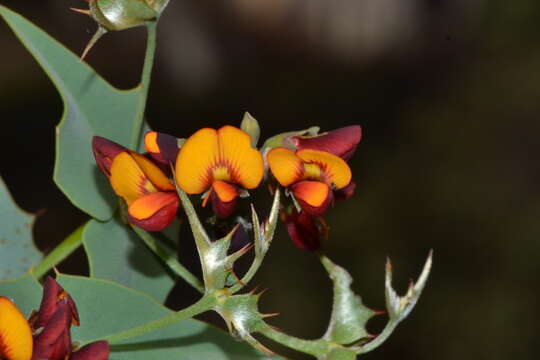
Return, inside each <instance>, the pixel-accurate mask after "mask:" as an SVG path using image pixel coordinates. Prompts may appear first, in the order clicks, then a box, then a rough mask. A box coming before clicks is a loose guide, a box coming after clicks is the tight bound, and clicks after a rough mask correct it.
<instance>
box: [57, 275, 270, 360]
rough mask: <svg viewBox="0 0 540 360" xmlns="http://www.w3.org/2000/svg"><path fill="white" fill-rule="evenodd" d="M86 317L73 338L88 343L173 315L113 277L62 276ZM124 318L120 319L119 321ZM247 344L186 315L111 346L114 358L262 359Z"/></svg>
mask: <svg viewBox="0 0 540 360" xmlns="http://www.w3.org/2000/svg"><path fill="white" fill-rule="evenodd" d="M57 280H58V282H59V283H60V285H62V287H64V289H65V290H66V291H68V292H69V293H70V294H71V296H72V297H73V299H74V300H75V302H76V303H77V308H78V310H79V313H80V316H81V326H80V327H79V328H74V329H73V330H72V333H73V338H74V339H75V340H77V341H79V342H81V343H87V342H90V341H93V340H96V339H99V338H102V337H104V336H107V335H111V334H114V333H117V332H120V331H123V330H126V329H130V328H133V327H136V326H138V325H141V324H144V323H147V322H149V321H153V320H158V319H161V318H163V317H166V316H169V315H171V314H173V312H172V311H171V310H168V309H167V308H165V307H163V306H162V305H160V304H159V303H157V302H156V301H155V300H154V299H152V298H151V297H150V296H148V295H146V294H143V293H141V292H139V291H135V290H132V289H129V288H126V287H124V286H121V285H118V284H116V283H113V282H111V281H106V280H100V279H91V278H85V277H79V276H69V275H60V276H59V277H58V279H57ZM120 320H121V321H120ZM258 358H261V356H260V355H258V354H257V353H256V352H255V351H254V350H253V349H252V348H250V347H249V346H248V345H246V344H242V343H239V342H236V341H233V340H232V339H231V338H230V337H229V336H227V334H225V333H224V332H222V331H220V330H218V329H216V328H214V327H212V326H210V325H207V324H205V323H203V322H200V321H197V320H193V319H186V320H184V321H182V322H179V323H176V324H174V325H171V326H169V327H164V328H162V329H160V330H157V331H154V332H152V333H147V334H144V335H142V336H140V337H137V338H134V339H129V340H126V341H123V342H120V343H119V344H115V345H114V346H113V348H112V353H111V357H110V359H111V360H121V359H130V360H137V359H141V360H142V359H144V360H148V359H207V360H229V359H230V360H232V359H244V360H250V359H258Z"/></svg>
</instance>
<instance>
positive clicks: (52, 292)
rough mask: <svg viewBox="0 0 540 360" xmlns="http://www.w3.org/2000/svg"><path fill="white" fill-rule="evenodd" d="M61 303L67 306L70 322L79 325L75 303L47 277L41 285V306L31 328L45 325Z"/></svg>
mask: <svg viewBox="0 0 540 360" xmlns="http://www.w3.org/2000/svg"><path fill="white" fill-rule="evenodd" d="M62 303H64V304H67V306H68V308H69V310H70V315H71V319H70V322H71V323H73V324H75V325H79V313H78V312H77V306H76V305H75V302H74V301H73V299H72V298H71V296H69V294H68V293H67V292H66V291H64V289H63V288H62V287H61V286H60V285H59V284H58V283H57V282H56V280H54V279H53V278H52V277H50V276H48V277H47V279H45V283H44V284H43V297H42V298H41V305H40V307H39V311H38V314H37V318H36V321H35V323H34V324H33V328H34V329H38V328H40V327H44V326H45V325H47V323H48V322H49V320H50V319H51V317H52V316H53V315H54V314H55V313H56V311H57V309H58V306H59V305H60V304H62Z"/></svg>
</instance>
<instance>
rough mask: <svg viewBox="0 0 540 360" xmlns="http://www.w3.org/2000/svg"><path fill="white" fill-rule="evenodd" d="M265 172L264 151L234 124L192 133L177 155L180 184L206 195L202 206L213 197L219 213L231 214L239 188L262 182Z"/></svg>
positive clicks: (176, 171) (177, 179)
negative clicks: (255, 145)
mask: <svg viewBox="0 0 540 360" xmlns="http://www.w3.org/2000/svg"><path fill="white" fill-rule="evenodd" d="M263 174H264V163H263V158H262V155H261V153H260V152H259V151H258V150H257V149H255V148H253V147H252V146H251V138H250V137H249V135H248V134H246V133H245V132H244V131H242V130H240V129H238V128H235V127H233V126H228V125H227V126H224V127H222V128H220V129H219V130H214V129H209V128H204V129H201V130H199V131H197V132H196V133H195V134H193V135H192V136H191V137H189V138H188V139H187V140H186V141H185V143H184V144H183V145H182V148H181V149H180V152H179V153H178V157H177V158H176V167H175V175H176V181H177V183H178V186H180V188H182V190H184V191H185V192H186V193H188V194H201V193H204V192H207V193H206V194H205V195H204V201H203V206H205V205H206V203H207V202H208V200H212V207H213V209H214V212H215V213H216V214H217V215H218V216H219V217H227V216H229V215H230V214H231V213H232V212H233V211H234V208H235V205H236V199H237V197H238V196H239V194H240V190H241V189H242V188H243V189H254V188H256V187H257V186H259V183H260V182H261V180H262V178H263Z"/></svg>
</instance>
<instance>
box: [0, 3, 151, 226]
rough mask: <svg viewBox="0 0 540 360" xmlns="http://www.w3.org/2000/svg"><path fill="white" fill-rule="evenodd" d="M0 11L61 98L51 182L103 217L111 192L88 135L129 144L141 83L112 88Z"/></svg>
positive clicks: (19, 18) (51, 42) (55, 45)
mask: <svg viewBox="0 0 540 360" xmlns="http://www.w3.org/2000/svg"><path fill="white" fill-rule="evenodd" d="M0 16H2V17H3V18H4V20H5V21H6V22H7V24H8V25H9V26H10V27H11V29H12V30H13V31H14V32H15V34H16V35H17V37H18V38H19V39H20V40H21V42H22V43H23V44H24V46H25V47H26V48H27V49H28V51H30V53H31V54H32V55H33V56H34V58H35V59H36V60H37V61H38V63H39V64H40V65H41V67H42V68H43V70H44V71H45V72H46V73H47V75H48V76H49V78H50V79H51V80H52V82H53V83H54V85H55V86H56V88H57V89H58V91H59V93H60V96H61V97H62V100H63V103H64V114H63V116H62V120H61V122H60V124H59V125H58V127H57V130H56V134H57V141H56V162H55V169H54V181H55V182H56V184H57V185H58V187H59V188H60V189H61V190H62V191H63V192H64V194H66V196H67V197H68V198H69V199H70V200H71V201H72V202H73V204H75V205H76V206H77V207H79V208H80V209H81V210H83V211H85V212H87V213H88V214H90V215H92V216H93V217H95V218H98V219H100V220H107V219H109V218H110V217H111V216H112V212H113V209H114V205H115V203H114V201H115V200H116V197H115V196H114V195H113V192H112V190H111V189H110V186H109V184H108V183H107V180H106V178H105V177H104V176H103V175H102V174H101V173H100V172H99V170H98V168H97V167H96V165H95V161H94V157H93V155H92V151H91V149H92V148H91V140H92V136H94V135H99V136H103V137H106V138H107V139H109V140H112V141H116V142H117V143H119V144H122V145H124V146H129V145H130V140H131V139H133V137H134V134H133V133H134V132H137V131H138V130H137V127H136V126H134V124H135V118H137V117H138V116H139V115H140V114H139V112H140V109H141V106H140V103H141V101H144V96H143V91H142V88H141V87H140V86H139V87H136V88H134V89H131V90H129V91H122V90H119V89H116V88H114V87H112V86H111V85H110V84H109V83H108V82H106V81H105V80H104V79H103V78H101V77H100V76H99V75H98V74H97V73H96V72H95V71H94V70H93V69H92V68H90V67H89V66H88V65H87V64H86V63H84V62H82V61H81V60H80V59H79V58H78V57H77V56H76V55H75V54H73V53H72V52H70V51H69V50H68V49H66V48H65V47H64V46H63V45H61V44H60V43H58V42H57V41H56V40H54V39H53V38H52V37H50V36H49V35H47V34H46V33H45V32H44V31H43V30H41V29H39V28H38V27H36V26H35V25H33V24H32V23H31V22H29V21H28V20H26V19H25V18H23V17H22V16H20V15H18V14H17V13H15V12H13V11H11V10H9V9H8V8H6V7H3V6H0ZM143 108H144V107H143ZM135 135H138V134H135Z"/></svg>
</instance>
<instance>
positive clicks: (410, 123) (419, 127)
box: [0, 0, 540, 360]
mask: <svg viewBox="0 0 540 360" xmlns="http://www.w3.org/2000/svg"><path fill="white" fill-rule="evenodd" d="M0 2H1V3H2V5H6V6H9V7H10V8H12V9H14V10H16V11H19V12H20V13H21V14H23V15H24V16H26V17H27V18H29V19H30V20H32V21H33V22H35V23H36V24H37V25H39V26H40V27H42V28H44V29H45V30H46V31H47V32H49V33H50V34H51V35H52V36H53V37H55V38H57V39H58V40H59V41H60V42H62V43H63V44H65V45H66V46H67V47H68V48H70V49H71V50H73V51H74V52H76V53H78V54H80V53H81V52H82V49H83V48H84V46H85V44H86V42H87V41H88V39H89V38H90V36H91V34H92V33H93V32H94V31H95V29H96V26H95V24H94V23H93V22H92V21H91V20H90V19H89V18H86V17H85V16H82V15H78V14H75V13H73V12H71V11H70V10H69V7H85V2H84V1H82V0H71V1H52V0H42V1H15V0H9V1H8V0H1V1H0ZM539 23H540V2H538V1H536V0H516V1H512V2H509V1H505V0H492V1H487V0H485V1H483V0H431V1H430V0H409V1H404V0H340V1H332V0H229V1H215V0H213V1H211V0H182V1H178V0H177V1H171V4H170V6H169V8H168V9H167V11H166V13H165V14H164V16H163V18H162V22H161V24H160V28H159V45H158V54H157V60H156V66H155V72H154V76H153V80H152V86H151V90H150V95H149V104H148V108H147V115H148V120H149V122H150V124H151V126H152V127H153V128H154V129H156V130H159V131H164V132H168V133H171V134H174V135H177V136H187V135H190V134H191V133H193V132H194V131H195V130H196V129H198V128H200V127H203V126H211V127H219V126H221V125H223V124H229V123H230V124H238V123H239V121H240V120H241V118H242V114H243V112H244V111H249V112H250V113H251V114H253V115H254V116H255V117H256V118H257V119H258V120H259V121H260V123H261V124H262V128H263V134H262V137H263V138H266V137H268V136H271V135H273V134H275V133H278V132H283V131H287V130H291V129H302V128H306V127H308V126H312V125H320V126H321V127H322V128H323V129H324V130H328V129H333V128H337V127H340V126H345V125H351V124H360V125H361V126H362V127H363V131H364V138H363V140H362V142H361V143H360V145H359V147H358V149H357V152H356V154H355V156H354V158H353V160H352V163H351V167H352V169H353V174H354V175H353V176H354V180H355V181H356V183H357V191H356V194H355V196H354V197H353V198H352V199H350V200H348V201H344V202H339V203H337V204H336V206H335V207H334V208H333V209H332V210H331V211H330V212H329V213H328V216H327V221H328V223H329V225H330V226H331V237H330V239H329V241H327V242H325V243H324V248H325V250H326V252H327V253H328V254H329V256H330V257H331V258H332V259H334V261H335V262H337V263H339V264H341V265H343V266H344V267H345V268H347V269H348V270H349V271H350V272H351V273H352V274H353V276H354V277H355V282H354V288H355V290H356V291H357V292H359V293H360V294H361V295H362V297H363V300H364V302H365V303H366V304H367V305H368V306H371V307H373V308H377V309H382V308H383V307H384V295H383V284H384V263H385V259H386V256H390V257H391V258H392V260H393V263H394V269H395V279H394V280H395V285H396V287H397V288H398V289H401V290H404V289H405V288H406V284H407V281H408V279H409V278H416V277H417V276H418V274H419V271H420V269H421V267H422V265H423V263H424V261H425V258H426V256H427V253H428V251H429V249H431V248H433V249H434V251H435V257H434V268H433V273H432V276H431V278H430V280H429V283H428V286H427V288H426V290H425V292H424V295H423V297H422V298H421V300H420V301H419V303H418V306H417V308H416V309H415V310H414V311H413V313H412V314H411V316H410V318H408V319H407V320H406V321H405V322H404V323H402V324H401V325H400V326H399V327H398V329H397V331H396V332H395V334H394V335H393V336H392V337H391V338H390V340H389V341H388V342H387V343H386V344H384V345H383V346H382V347H381V348H379V349H377V350H376V351H374V352H373V353H370V354H367V355H365V356H364V357H365V358H366V359H390V358H400V359H440V360H444V359H449V360H450V359H457V358H459V359H491V360H497V359H508V358H510V357H513V358H515V359H536V356H535V355H534V352H535V351H536V349H535V346H533V345H534V344H535V343H536V341H535V339H536V336H537V333H538V331H537V330H538V325H537V322H538V319H539V318H540V311H539V307H538V304H537V302H538V295H539V289H540V286H539V285H540V284H539V281H538V279H537V274H539V273H540V265H539V259H540V241H539V239H540V221H539V215H540V190H539V187H538V183H539V180H540V171H539V167H538V163H537V156H538V154H539V153H540V142H539V141H538V134H539V133H540V122H539V121H538V115H539V113H540V27H539V26H538V24H539ZM144 44H145V33H144V29H142V28H141V29H132V30H129V31H125V32H121V33H109V34H107V35H106V36H105V37H104V38H103V39H102V40H101V41H100V42H99V43H98V44H97V45H96V46H95V48H94V49H93V50H92V51H91V52H90V54H89V56H88V58H87V61H88V62H89V63H90V64H91V65H92V66H93V67H95V68H96V70H97V71H98V72H99V73H100V74H102V75H103V76H104V77H105V78H107V79H108V80H109V81H110V82H112V83H113V84H115V85H116V86H119V87H122V88H127V87H132V86H135V85H136V84H137V82H138V76H139V72H140V69H141V65H142V58H143V51H144ZM0 49H1V53H2V60H1V61H0V64H1V71H0V98H1V99H2V100H1V103H2V106H1V113H0V114H1V116H2V121H3V123H4V130H3V131H2V133H1V135H0V138H1V141H0V150H1V151H2V154H3V155H2V161H1V163H0V174H1V175H2V177H3V178H4V180H5V181H6V183H7V185H8V186H9V188H10V190H11V191H12V192H13V194H14V196H15V198H16V199H17V201H18V202H19V204H20V205H21V206H22V207H23V208H24V209H26V210H28V211H32V212H38V213H39V214H40V216H39V218H38V220H37V223H36V226H35V229H34V233H35V236H36V239H37V240H36V241H37V242H38V245H39V247H40V248H41V249H43V250H45V251H47V250H49V249H50V248H51V247H53V246H54V244H56V243H58V242H59V241H61V239H63V237H65V236H66V235H67V234H69V233H70V232H71V231H72V230H73V229H74V228H75V227H76V226H77V225H78V224H81V223H82V222H83V221H84V220H85V219H86V216H85V215H84V214H82V213H81V212H79V211H78V210H77V209H76V208H75V207H73V206H72V205H71V204H70V203H69V202H68V200H66V198H65V197H64V196H63V195H62V194H61V192H60V191H59V190H58V189H57V188H56V187H55V185H54V184H53V182H52V180H51V177H52V168H53V156H54V126H55V125H56V124H57V123H58V121H59V119H60V116H61V113H62V104H61V101H60V97H59V96H58V94H57V92H56V90H55V88H54V87H53V85H52V84H51V82H50V81H49V80H48V78H47V77H46V76H45V74H44V73H43V72H42V71H41V70H40V68H39V67H38V65H37V63H36V62H35V61H34V60H33V58H32V57H31V56H30V55H29V53H28V52H27V51H26V50H25V49H24V48H23V46H22V45H21V44H20V43H19V42H18V41H17V39H16V38H15V36H14V35H13V34H12V33H11V31H10V30H9V29H8V27H7V26H6V25H5V24H3V23H1V24H0ZM119 121H120V119H119ZM81 151H83V150H81ZM84 261H85V259H84V256H83V255H82V254H78V255H77V256H75V257H73V258H72V259H71V260H69V261H67V263H66V264H64V265H63V266H64V268H66V269H71V270H73V269H79V271H80V269H84ZM188 261H189V259H188ZM254 283H257V284H260V285H261V286H263V287H267V288H269V289H270V290H269V291H268V292H267V293H266V294H265V295H264V296H263V298H262V305H261V306H262V310H264V311H266V312H275V311H278V312H280V313H281V316H279V317H276V318H274V319H272V320H271V323H272V324H273V325H275V326H277V327H279V328H282V329H285V330H287V331H288V332H290V333H292V334H294V335H297V336H301V337H307V338H312V337H317V336H320V335H321V334H322V333H323V332H324V329H325V326H326V323H327V321H328V315H329V310H330V306H331V287H330V282H329V280H327V278H326V275H325V273H324V271H323V269H322V267H321V266H320V265H319V264H318V261H317V259H316V257H315V256H313V255H312V254H310V253H307V252H303V251H301V250H298V249H296V248H295V247H294V245H293V244H292V242H291V241H290V240H288V238H287V236H286V234H285V233H284V231H283V229H281V230H280V231H279V233H278V235H277V237H276V239H275V242H274V245H273V248H272V251H271V252H270V254H269V256H268V259H267V261H266V263H265V265H264V267H263V269H262V271H261V273H260V274H258V276H257V277H256V278H255V280H254ZM184 291H185V292H186V293H187V292H189V291H190V290H189V289H187V287H183V286H180V285H179V287H178V288H177V289H175V291H174V292H173V294H171V299H170V302H171V303H175V302H176V303H181V302H182V301H186V299H189V297H190V296H191V297H192V296H193V294H191V293H190V294H189V296H188V295H184ZM182 299H183V300H182ZM383 320H384V319H382V318H381V319H377V320H375V321H373V322H372V323H371V324H370V329H371V331H372V332H375V333H376V332H377V331H380V330H381V326H382V325H383V323H384V321H383ZM289 355H290V356H293V357H296V358H302V356H301V355H300V356H298V355H297V354H292V353H289Z"/></svg>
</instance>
